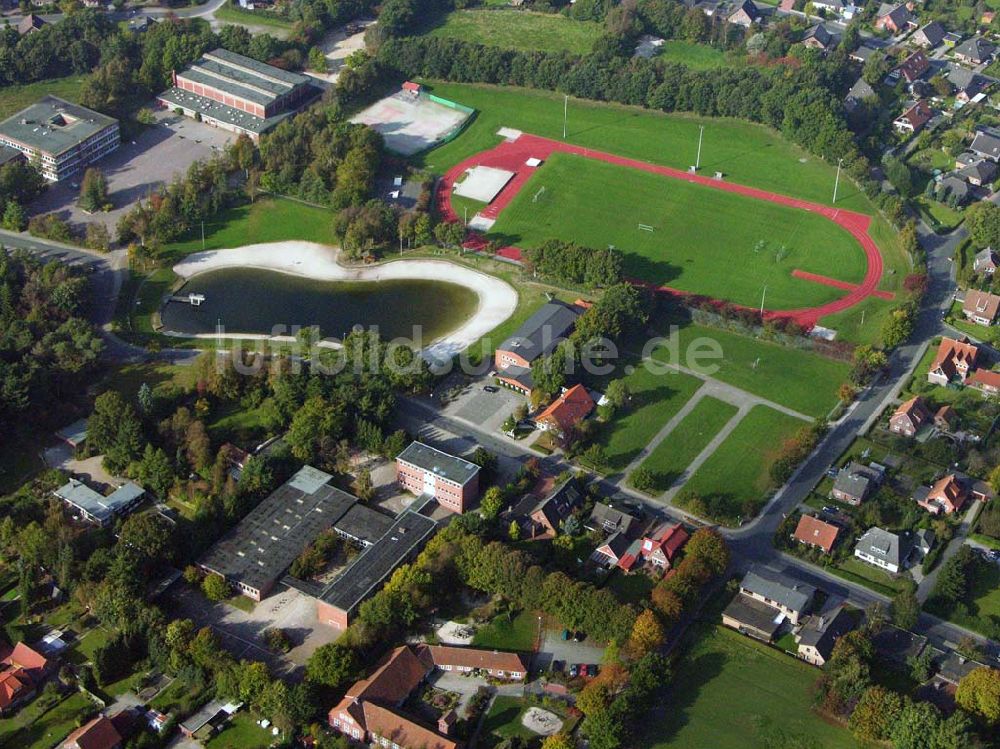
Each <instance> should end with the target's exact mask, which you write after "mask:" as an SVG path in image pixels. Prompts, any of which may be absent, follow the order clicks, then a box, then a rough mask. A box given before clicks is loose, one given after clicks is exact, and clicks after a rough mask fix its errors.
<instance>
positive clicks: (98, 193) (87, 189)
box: [80, 166, 108, 213]
mask: <svg viewBox="0 0 1000 749" xmlns="http://www.w3.org/2000/svg"><path fill="white" fill-rule="evenodd" d="M106 205H108V181H107V179H106V178H105V177H104V172H102V171H101V170H100V169H98V168H97V167H93V166H92V167H90V168H89V169H87V171H85V172H84V173H83V180H81V182H80V207H81V208H82V209H83V210H85V211H87V212H88V213H94V212H96V211H100V210H104V207H105V206H106Z"/></svg>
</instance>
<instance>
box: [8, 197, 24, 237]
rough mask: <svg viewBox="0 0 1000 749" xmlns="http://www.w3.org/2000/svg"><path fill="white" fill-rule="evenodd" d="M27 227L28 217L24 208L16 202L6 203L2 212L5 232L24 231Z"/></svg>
mask: <svg viewBox="0 0 1000 749" xmlns="http://www.w3.org/2000/svg"><path fill="white" fill-rule="evenodd" d="M27 225H28V216H27V214H26V213H25V212H24V208H22V207H21V204H20V203H18V202H17V201H16V200H10V201H8V202H7V207H6V208H4V212H3V228H4V229H6V230H7V231H24V229H25V227H26V226H27Z"/></svg>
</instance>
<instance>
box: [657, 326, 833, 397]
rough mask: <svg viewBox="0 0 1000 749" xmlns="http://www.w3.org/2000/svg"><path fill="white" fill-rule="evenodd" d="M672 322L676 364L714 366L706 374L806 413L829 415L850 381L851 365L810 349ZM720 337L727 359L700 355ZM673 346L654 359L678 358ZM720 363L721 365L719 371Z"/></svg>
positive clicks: (666, 331) (663, 332)
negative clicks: (840, 390)
mask: <svg viewBox="0 0 1000 749" xmlns="http://www.w3.org/2000/svg"><path fill="white" fill-rule="evenodd" d="M670 323H671V321H670V320H667V321H664V323H663V324H662V325H661V328H660V329H661V335H664V336H667V335H669V336H670V338H671V342H673V340H674V338H673V335H674V334H676V336H677V338H676V341H677V343H676V345H677V349H676V351H677V352H678V354H677V356H678V358H677V361H676V363H678V364H682V365H685V366H688V367H691V368H693V369H698V371H701V369H699V368H698V367H696V362H697V363H700V365H701V366H702V367H704V366H708V367H709V369H707V370H705V372H704V373H705V374H707V375H709V376H711V377H714V378H715V379H717V380H720V381H722V382H725V383H728V384H730V385H733V386H735V387H738V388H740V389H742V390H746V391H747V392H749V393H753V394H754V395H757V396H760V397H761V398H767V399H768V400H772V401H774V402H775V403H779V404H781V405H782V406H785V407H786V408H791V409H794V410H796V411H799V412H800V413H803V414H805V415H806V416H813V417H820V416H825V415H826V414H827V413H828V412H829V411H830V409H832V408H833V407H834V406H835V405H836V404H837V400H838V398H837V388H838V387H839V386H840V384H841V383H843V382H845V381H846V380H847V376H848V373H849V371H850V366H849V365H848V364H847V363H845V362H840V361H834V360H833V359H828V358H827V357H825V356H820V355H819V354H816V353H813V352H811V351H806V350H804V349H797V348H791V347H787V346H781V345H779V344H776V343H771V342H769V341H763V340H760V339H755V338H750V337H748V336H745V335H739V334H737V333H730V332H728V331H725V330H721V329H719V328H710V327H707V326H704V325H697V324H694V323H688V322H683V323H680V322H679V323H677V325H678V327H677V328H676V330H671V329H670V328H669V325H670ZM706 340H707V341H715V342H716V343H717V344H718V345H719V347H721V349H722V358H721V359H714V358H700V354H699V352H700V351H703V350H708V349H706V348H702V347H703V346H705V345H706V344H705V341H706ZM672 356H673V354H672V352H671V349H669V348H657V349H656V350H655V351H654V353H653V357H654V358H656V359H658V360H660V361H666V362H672V361H673V359H672ZM715 367H718V369H715Z"/></svg>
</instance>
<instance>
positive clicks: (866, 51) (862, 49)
mask: <svg viewBox="0 0 1000 749" xmlns="http://www.w3.org/2000/svg"><path fill="white" fill-rule="evenodd" d="M879 53H880V50H879V49H878V48H876V47H873V46H870V45H868V44H861V46H859V47H858V48H857V49H856V50H854V51H853V52H851V53H850V54H848V57H849V58H850V59H851V60H853V61H854V62H858V63H861V64H862V65H864V64H865V63H866V62H868V60H870V59H871V58H872V57H873V56H874V55H876V54H879Z"/></svg>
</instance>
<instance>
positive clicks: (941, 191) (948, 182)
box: [936, 172, 972, 206]
mask: <svg viewBox="0 0 1000 749" xmlns="http://www.w3.org/2000/svg"><path fill="white" fill-rule="evenodd" d="M936 196H937V199H938V200H939V201H941V202H942V203H943V202H945V201H952V200H953V201H954V202H955V204H956V205H960V206H962V205H965V204H966V203H968V202H969V199H970V198H971V197H972V187H971V186H970V185H969V183H968V182H966V181H965V180H964V179H962V178H961V177H960V176H958V174H956V173H954V172H952V173H951V174H947V175H945V176H944V177H943V178H942V179H941V180H940V181H939V182H938V186H937V192H936Z"/></svg>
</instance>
